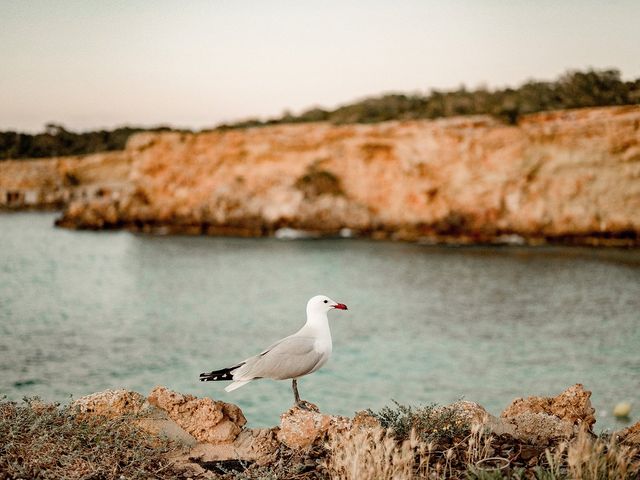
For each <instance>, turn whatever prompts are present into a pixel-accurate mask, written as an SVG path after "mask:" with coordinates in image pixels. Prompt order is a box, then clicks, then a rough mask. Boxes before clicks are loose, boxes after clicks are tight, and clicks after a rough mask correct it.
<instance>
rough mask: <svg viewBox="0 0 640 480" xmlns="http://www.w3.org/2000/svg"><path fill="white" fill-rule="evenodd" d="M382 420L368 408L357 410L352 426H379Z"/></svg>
mask: <svg viewBox="0 0 640 480" xmlns="http://www.w3.org/2000/svg"><path fill="white" fill-rule="evenodd" d="M379 427H380V422H379V421H378V419H377V418H376V417H374V416H373V415H371V414H370V413H369V412H367V411H366V410H361V411H359V412H356V416H355V417H353V422H352V428H372V429H373V428H379Z"/></svg>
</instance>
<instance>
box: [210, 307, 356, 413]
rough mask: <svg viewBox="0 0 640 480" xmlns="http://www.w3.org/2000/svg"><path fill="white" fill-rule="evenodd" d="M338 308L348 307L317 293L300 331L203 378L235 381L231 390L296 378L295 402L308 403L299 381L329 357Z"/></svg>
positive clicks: (228, 390) (294, 379) (293, 385)
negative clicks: (259, 381) (329, 315)
mask: <svg viewBox="0 0 640 480" xmlns="http://www.w3.org/2000/svg"><path fill="white" fill-rule="evenodd" d="M335 309H337V310H347V306H346V305H345V304H343V303H338V302H334V301H333V300H331V299H330V298H329V297H326V296H324V295H316V296H315V297H313V298H312V299H311V300H309V302H307V323H305V324H304V326H303V327H302V328H301V329H300V330H298V331H297V332H296V333H294V334H293V335H289V336H288V337H285V338H283V339H282V340H279V341H277V342H276V343H274V344H273V345H271V346H270V347H269V348H267V349H266V350H264V351H263V352H262V353H260V354H259V355H255V356H253V357H249V358H247V359H246V360H244V361H242V362H240V363H238V364H236V365H234V366H232V367H229V368H222V369H220V370H214V371H213V372H209V373H201V374H200V380H201V381H203V382H211V381H214V382H217V381H222V380H233V383H232V384H231V385H228V386H227V387H226V388H225V390H226V391H227V392H231V391H233V390H235V389H236V388H240V387H242V386H244V385H246V384H247V383H249V382H250V381H252V380H257V379H259V378H272V379H274V380H288V379H292V380H293V381H292V383H291V387H292V388H293V394H294V396H295V404H296V405H298V406H304V404H303V402H302V401H301V400H300V395H299V394H298V382H297V380H298V378H300V377H302V376H303V375H307V374H309V373H313V372H315V371H316V370H318V369H319V368H320V367H322V366H323V365H324V364H325V363H327V360H329V356H331V349H332V344H331V331H330V330H329V319H328V318H327V313H328V312H329V311H330V310H335Z"/></svg>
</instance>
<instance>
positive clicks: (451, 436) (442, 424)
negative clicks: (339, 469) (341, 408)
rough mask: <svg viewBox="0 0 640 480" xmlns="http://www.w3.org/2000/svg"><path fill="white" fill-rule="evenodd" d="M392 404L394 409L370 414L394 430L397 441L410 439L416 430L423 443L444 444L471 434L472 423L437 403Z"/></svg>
mask: <svg viewBox="0 0 640 480" xmlns="http://www.w3.org/2000/svg"><path fill="white" fill-rule="evenodd" d="M393 402H394V403H395V406H394V407H389V406H386V407H384V408H383V409H382V410H380V411H379V412H377V413H375V412H373V411H371V410H369V411H368V412H369V414H370V415H372V416H374V417H375V418H376V419H377V420H378V421H379V422H380V425H381V426H382V427H383V428H386V429H391V431H392V432H393V434H394V435H395V437H396V439H397V440H406V439H408V438H409V436H410V434H411V431H412V430H415V432H416V435H417V436H418V438H419V439H420V440H421V441H423V442H426V443H436V444H440V445H442V444H447V443H451V442H453V441H456V440H460V439H462V438H463V437H465V436H467V435H468V434H469V432H470V425H469V423H468V422H467V421H466V420H465V419H464V417H462V416H461V415H460V413H459V412H458V411H456V410H455V409H451V408H447V407H439V406H438V405H436V404H430V405H423V406H419V407H411V406H406V405H401V404H400V403H398V402H396V401H395V400H394V401H393Z"/></svg>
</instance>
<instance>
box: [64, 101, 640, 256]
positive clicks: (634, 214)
mask: <svg viewBox="0 0 640 480" xmlns="http://www.w3.org/2000/svg"><path fill="white" fill-rule="evenodd" d="M110 155H120V156H121V157H123V158H124V157H126V158H128V159H130V160H131V161H130V169H129V170H128V176H127V179H126V182H124V185H125V187H124V188H123V189H122V191H121V192H119V193H118V195H117V196H113V195H105V196H102V197H99V198H95V197H92V198H85V199H79V200H76V201H73V202H71V203H70V205H69V206H68V208H67V209H66V211H65V212H64V215H63V217H62V219H61V221H60V223H61V224H62V225H65V226H70V227H76V228H106V227H128V228H133V229H143V230H151V231H153V230H159V231H168V232H172V231H180V232H191V233H210V234H225V233H227V234H242V235H264V234H271V233H273V232H274V231H275V230H277V229H278V228H282V227H292V228H300V229H307V230H314V231H317V232H320V233H332V232H337V231H339V230H340V229H342V228H349V229H351V230H352V231H354V232H360V233H362V234H366V235H373V236H375V237H386V236H390V237H393V238H399V239H419V238H424V239H433V240H445V241H446V240H454V241H496V240H497V241H500V240H505V239H506V240H509V239H511V238H514V237H513V235H518V236H521V237H523V238H524V239H527V240H530V241H534V242H535V241H540V240H542V239H565V240H566V239H569V240H576V241H586V242H587V243H589V242H591V243H593V242H596V243H598V242H600V241H601V240H602V239H607V238H609V239H610V238H613V237H615V238H617V239H618V241H621V242H622V243H625V242H626V243H629V242H630V243H634V242H637V240H638V238H639V237H640V107H637V106H636V107H612V108H599V109H581V110H573V111H558V112H550V113H543V114H536V115H531V116H528V117H525V118H524V119H523V120H522V121H521V122H520V124H519V125H517V126H507V125H504V124H501V123H499V122H497V121H496V120H494V119H492V118H489V117H464V118H454V119H443V120H435V121H405V122H402V121H398V122H388V123H382V124H374V125H342V126H335V125H330V124H324V123H315V124H301V125H279V126H273V127H264V128H253V129H245V130H228V131H212V132H208V133H198V134H181V133H158V134H146V133H145V134H139V135H137V136H135V137H133V138H132V139H131V140H130V142H129V144H128V146H127V149H126V150H125V151H124V152H121V153H120V154H110Z"/></svg>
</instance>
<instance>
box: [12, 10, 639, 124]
mask: <svg viewBox="0 0 640 480" xmlns="http://www.w3.org/2000/svg"><path fill="white" fill-rule="evenodd" d="M0 19H1V22H0V130H9V129H12V130H19V131H29V132H35V131H41V130H42V129H43V127H44V125H45V124H46V123H49V122H54V123H59V124H62V125H64V126H66V127H67V128H69V129H73V130H90V129H96V128H114V127H117V126H122V125H139V126H153V125H159V124H164V125H172V126H175V127H184V128H204V127H211V126H214V125H217V124H220V123H222V122H229V121H236V120H241V119H246V118H250V117H258V118H267V117H273V116H279V115H281V114H282V113H283V112H284V111H285V110H289V111H292V112H293V113H300V112H301V111H303V110H306V109H308V108H310V107H313V106H322V107H325V108H334V107H336V106H338V105H340V104H344V103H348V102H351V101H354V100H357V99H361V98H363V97H366V96H371V95H378V94H381V93H386V92H407V93H427V92H428V91H429V90H430V89H432V88H438V89H453V88H457V87H459V86H460V85H462V84H464V85H466V86H467V87H469V88H474V87H478V86H481V85H484V86H487V87H490V88H496V87H504V86H517V85H519V84H521V83H523V82H525V81H526V80H528V79H532V78H535V79H540V80H553V79H555V78H557V77H558V76H559V75H561V74H562V73H564V72H566V71H567V70H569V69H587V68H596V69H604V68H617V69H619V70H620V71H621V72H622V76H623V78H625V79H632V78H638V77H640V27H639V25H640V1H638V0H628V1H627V0H624V1H622V0H618V1H616V0H611V1H607V2H603V1H592V0H536V1H534V0H531V1H522V0H468V1H465V0H457V1H445V0H441V1H430V0H422V1H411V0H405V1H385V2H383V1H376V0H368V1H349V0H342V1H338V0H322V1H316V0H297V1H293V0H291V1H287V0H274V1H269V0H256V1H243V0H229V1H222V0H220V1H216V0H209V1H202V0H190V1H186V2H185V1H177V0H176V1H169V0H154V1H151V0H148V1H142V0H126V1H115V0H112V1H108V0H56V1H52V0H43V1H35V0H0Z"/></svg>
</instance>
